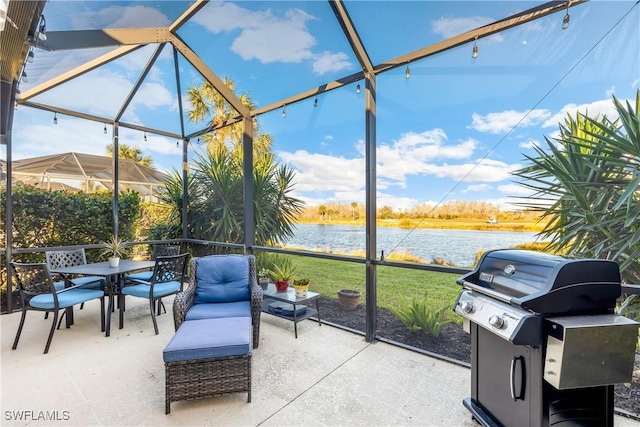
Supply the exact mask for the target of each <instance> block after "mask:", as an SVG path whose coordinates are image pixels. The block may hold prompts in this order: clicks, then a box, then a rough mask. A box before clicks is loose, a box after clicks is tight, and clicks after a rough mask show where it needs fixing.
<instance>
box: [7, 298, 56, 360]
mask: <svg viewBox="0 0 640 427" xmlns="http://www.w3.org/2000/svg"><path fill="white" fill-rule="evenodd" d="M47 314H49V312H48V311H47ZM26 317H27V310H25V309H24V308H23V309H22V316H20V324H19V325H18V332H16V339H15V340H13V347H11V350H15V349H16V348H18V341H20V334H21V333H22V327H23V326H24V319H25V318H26Z"/></svg>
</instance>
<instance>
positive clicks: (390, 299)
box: [290, 256, 462, 322]
mask: <svg viewBox="0 0 640 427" xmlns="http://www.w3.org/2000/svg"><path fill="white" fill-rule="evenodd" d="M290 258H291V260H292V262H293V265H294V266H295V268H296V270H297V272H298V274H297V275H298V277H300V276H305V277H308V278H309V279H310V281H311V283H310V287H309V289H310V290H311V291H313V292H319V293H320V294H322V296H324V297H328V298H332V299H337V298H338V295H337V292H338V290H340V289H355V290H359V291H360V292H362V294H363V295H364V292H365V267H364V265H363V264H354V263H349V262H341V261H333V260H322V259H317V258H310V257H301V256H290ZM377 271H378V307H383V308H387V309H397V308H400V307H402V306H403V304H407V303H410V302H411V301H412V300H413V299H414V298H415V299H417V300H418V301H422V300H423V298H425V296H426V298H427V301H428V305H429V307H430V308H432V309H433V310H434V311H435V310H438V309H440V308H442V307H443V306H448V307H453V304H454V302H455V299H456V297H457V296H458V293H459V292H460V290H461V287H460V286H459V285H458V284H456V279H457V278H458V277H459V275H457V274H449V273H437V272H432V271H420V270H409V269H406V268H394V267H378V269H377ZM450 313H451V314H450V319H451V320H454V321H456V322H461V321H462V318H461V317H459V316H458V315H456V314H455V313H454V312H453V311H452V310H451V311H450Z"/></svg>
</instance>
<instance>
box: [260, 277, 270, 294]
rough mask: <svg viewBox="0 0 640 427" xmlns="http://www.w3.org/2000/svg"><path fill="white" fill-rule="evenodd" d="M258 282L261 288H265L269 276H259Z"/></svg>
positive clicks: (267, 284) (267, 285)
mask: <svg viewBox="0 0 640 427" xmlns="http://www.w3.org/2000/svg"><path fill="white" fill-rule="evenodd" d="M258 283H260V287H261V288H262V289H263V290H265V291H266V290H267V288H268V287H269V278H268V277H261V278H259V279H258Z"/></svg>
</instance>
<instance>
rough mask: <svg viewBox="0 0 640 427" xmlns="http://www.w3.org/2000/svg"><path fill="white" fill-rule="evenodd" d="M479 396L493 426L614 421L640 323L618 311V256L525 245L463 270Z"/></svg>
mask: <svg viewBox="0 0 640 427" xmlns="http://www.w3.org/2000/svg"><path fill="white" fill-rule="evenodd" d="M458 284H460V285H462V286H463V288H464V289H463V290H462V291H461V292H460V295H459V296H458V299H457V301H456V306H455V311H456V312H457V313H459V314H461V315H462V316H463V317H464V326H465V329H466V330H467V332H469V333H470V334H471V397H469V398H467V399H465V400H464V402H463V403H464V405H465V406H466V407H467V409H469V410H470V411H471V413H472V414H473V417H474V418H475V419H476V420H477V421H479V422H480V423H482V424H484V425H485V426H501V425H503V426H552V425H553V426H569V425H581V426H582V425H587V426H598V427H601V426H613V403H614V402H613V385H614V384H617V383H621V382H630V381H631V377H632V373H633V362H634V358H635V345H636V340H637V336H638V323H636V322H633V321H631V320H629V319H627V318H624V317H622V316H617V315H614V314H613V313H614V307H615V304H616V299H617V298H618V297H619V296H620V292H621V286H620V271H619V269H618V265H617V264H616V263H615V262H612V261H605V260H595V259H569V258H565V257H561V256H555V255H549V254H544V253H540V252H531V251H523V250H511V249H504V250H495V251H490V252H487V253H485V254H484V256H483V257H482V259H480V261H479V262H478V266H477V268H476V269H475V270H474V271H472V272H470V273H468V274H466V275H464V276H462V277H460V278H459V279H458Z"/></svg>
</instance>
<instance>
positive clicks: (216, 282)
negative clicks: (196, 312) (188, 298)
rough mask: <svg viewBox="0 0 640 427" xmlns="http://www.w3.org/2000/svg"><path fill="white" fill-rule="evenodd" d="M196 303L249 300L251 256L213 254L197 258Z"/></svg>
mask: <svg viewBox="0 0 640 427" xmlns="http://www.w3.org/2000/svg"><path fill="white" fill-rule="evenodd" d="M196 263H197V264H196V292H195V299H194V304H196V305H197V304H206V303H215V302H234V301H244V300H248V299H249V298H250V296H251V291H250V289H249V258H248V257H246V256H244V255H211V256H206V257H202V258H198V259H197V260H196Z"/></svg>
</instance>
